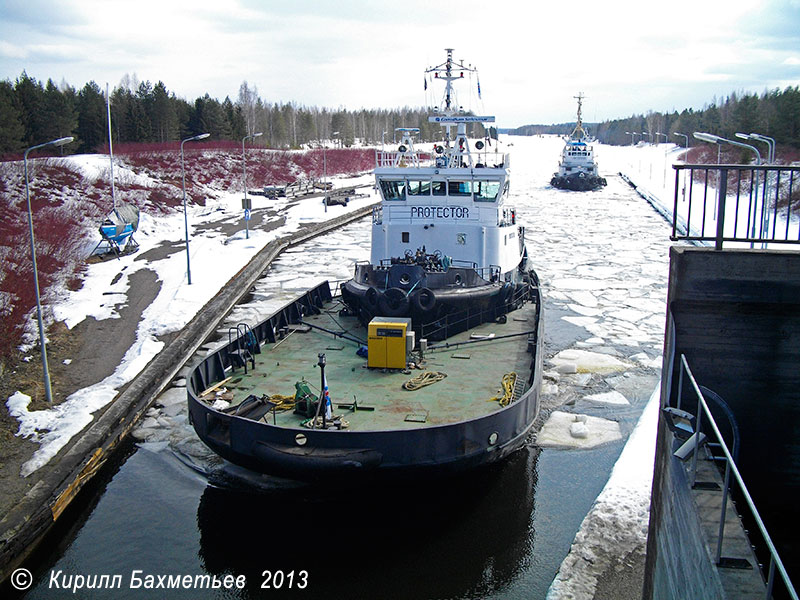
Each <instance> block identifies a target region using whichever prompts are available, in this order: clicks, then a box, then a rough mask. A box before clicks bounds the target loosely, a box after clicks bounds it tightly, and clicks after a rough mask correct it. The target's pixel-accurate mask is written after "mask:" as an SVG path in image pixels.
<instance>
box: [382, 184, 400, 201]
mask: <svg viewBox="0 0 800 600" xmlns="http://www.w3.org/2000/svg"><path fill="white" fill-rule="evenodd" d="M381 192H382V193H383V199H384V200H405V199H406V182H405V181H385V180H384V181H381Z"/></svg>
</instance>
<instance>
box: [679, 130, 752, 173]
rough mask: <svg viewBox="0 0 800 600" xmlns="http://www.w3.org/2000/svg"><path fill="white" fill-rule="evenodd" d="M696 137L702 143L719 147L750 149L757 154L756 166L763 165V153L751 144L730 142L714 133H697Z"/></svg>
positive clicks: (695, 133)
mask: <svg viewBox="0 0 800 600" xmlns="http://www.w3.org/2000/svg"><path fill="white" fill-rule="evenodd" d="M694 137H696V138H697V139H698V140H700V141H702V142H708V143H710V144H717V145H719V146H722V145H724V144H731V145H733V146H740V147H742V148H749V149H750V150H752V151H753V152H755V153H756V164H757V165H760V164H761V153H760V152H759V151H758V148H756V147H755V146H751V145H750V144H743V143H741V142H737V141H735V140H729V139H726V138H724V137H720V136H718V135H714V134H713V133H704V132H702V131H695V132H694Z"/></svg>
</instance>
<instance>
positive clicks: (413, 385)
mask: <svg viewBox="0 0 800 600" xmlns="http://www.w3.org/2000/svg"><path fill="white" fill-rule="evenodd" d="M445 377H447V373H440V372H439V371H425V372H424V373H421V374H419V375H417V376H416V377H414V378H413V379H409V380H408V381H406V382H405V383H404V384H403V389H404V390H408V391H410V392H415V391H416V390H418V389H420V388H424V387H425V386H426V385H431V384H434V383H436V382H437V381H441V380H442V379H444V378H445Z"/></svg>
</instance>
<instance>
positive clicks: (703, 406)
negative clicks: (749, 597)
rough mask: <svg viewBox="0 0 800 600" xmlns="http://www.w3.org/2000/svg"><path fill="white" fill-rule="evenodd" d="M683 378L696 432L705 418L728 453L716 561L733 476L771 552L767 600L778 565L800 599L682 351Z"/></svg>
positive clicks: (791, 593)
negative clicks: (691, 397) (693, 400)
mask: <svg viewBox="0 0 800 600" xmlns="http://www.w3.org/2000/svg"><path fill="white" fill-rule="evenodd" d="M680 369H681V370H680V378H679V380H678V398H679V399H680V398H681V393H682V391H683V389H682V388H683V380H684V373H685V374H686V377H687V378H688V379H689V382H690V383H691V385H692V388H694V391H695V394H696V395H697V413H696V419H697V423H696V426H695V432H697V434H699V432H700V430H701V426H702V423H703V419H704V418H705V419H707V420H708V423H709V425H710V427H711V430H712V431H713V433H714V436H715V437H716V439H717V443H718V444H719V448H720V449H721V450H722V452H723V453H724V455H725V484H724V486H723V489H722V508H721V510H720V519H719V533H718V538H717V550H716V554H715V562H716V564H720V559H721V555H722V539H723V533H724V528H725V511H726V508H727V502H728V490H729V487H730V479H731V475H733V477H734V479H735V480H736V483H738V485H739V491H740V492H741V494H742V496H743V497H744V499H745V501H746V503H747V507H748V508H749V509H750V514H751V515H752V518H753V520H754V521H755V523H756V525H757V527H758V530H759V532H760V533H761V537H762V539H763V541H764V545H765V546H766V548H767V550H768V551H769V554H770V563H769V569H768V574H767V589H766V596H765V598H767V600H769V598H772V590H773V586H774V584H775V569H776V568H777V570H778V573H779V574H780V576H781V579H782V580H783V583H784V585H785V586H786V591H787V593H788V594H789V597H790V598H792V599H793V600H798V596H797V592H796V591H795V589H794V586H793V585H792V581H791V580H790V579H789V575H788V573H787V572H786V568H785V567H784V566H783V562H781V559H780V556H778V551H777V550H776V549H775V545H774V544H773V543H772V539H771V538H770V536H769V533H767V528H766V526H765V525H764V522H763V520H762V519H761V515H760V514H759V512H758V510H757V509H756V505H755V503H754V502H753V498H752V497H751V496H750V492H749V491H748V489H747V486H746V485H745V483H744V480H743V479H742V476H741V474H740V473H739V469H738V467H737V466H736V463H735V461H734V458H733V456H731V453H730V451H729V450H728V446H727V444H726V443H725V440H724V439H723V437H722V434H721V433H720V430H719V428H718V427H717V423H716V421H715V420H714V417H713V416H712V415H711V411H710V410H709V408H708V404H707V403H706V400H705V397H704V396H703V393H702V392H701V391H700V386H698V384H697V381H696V380H695V378H694V375H693V374H692V370H691V369H690V368H689V363H688V362H687V361H686V356H685V355H684V354H681V364H680ZM701 445H702V444H701V443H697V444H695V446H694V452H693V455H692V476H691V481H692V483H694V481H695V476H696V473H697V453H698V451H699V449H700V446H701Z"/></svg>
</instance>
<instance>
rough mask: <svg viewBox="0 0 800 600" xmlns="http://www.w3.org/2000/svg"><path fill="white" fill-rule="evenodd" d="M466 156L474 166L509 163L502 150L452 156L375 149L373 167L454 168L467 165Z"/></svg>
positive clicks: (500, 165) (504, 165) (482, 166)
mask: <svg viewBox="0 0 800 600" xmlns="http://www.w3.org/2000/svg"><path fill="white" fill-rule="evenodd" d="M468 157H472V162H473V167H474V168H484V167H488V168H494V169H498V168H503V167H506V168H507V167H508V166H509V163H510V158H509V155H508V154H506V153H504V152H488V151H485V152H480V151H473V152H470V153H463V154H462V153H458V152H457V153H455V154H454V156H453V157H450V156H448V154H447V153H446V152H445V153H444V154H431V153H427V152H420V151H415V152H398V151H396V150H376V151H375V167H376V168H378V169H380V168H438V169H448V168H450V169H455V168H461V167H465V166H468V160H469V159H468Z"/></svg>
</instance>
